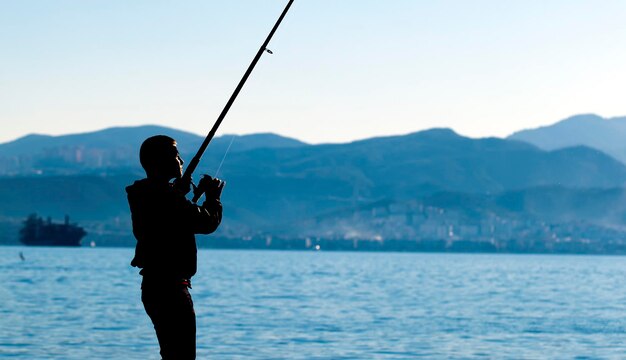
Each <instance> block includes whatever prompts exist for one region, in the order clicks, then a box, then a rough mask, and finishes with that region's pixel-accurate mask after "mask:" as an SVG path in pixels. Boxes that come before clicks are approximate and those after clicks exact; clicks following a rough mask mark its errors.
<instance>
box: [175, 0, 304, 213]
mask: <svg viewBox="0 0 626 360" xmlns="http://www.w3.org/2000/svg"><path fill="white" fill-rule="evenodd" d="M293 1H294V0H289V3H287V6H286V7H285V9H284V10H283V12H282V14H280V17H279V18H278V20H277V21H276V24H274V27H273V28H272V30H271V31H270V33H269V35H267V38H266V39H265V41H264V42H263V44H262V45H261V47H260V48H259V51H257V53H256V55H255V56H254V59H252V63H250V66H248V70H246V73H245V74H244V75H243V77H242V78H241V80H240V81H239V84H238V85H237V87H236V88H235V91H234V92H233V94H232V95H231V96H230V99H228V102H227V103H226V106H224V109H223V110H222V112H221V113H220V115H219V116H218V117H217V120H216V121H215V124H213V127H212V128H211V131H209V133H208V135H207V136H206V138H205V139H204V141H203V142H202V145H200V148H199V149H198V152H197V153H196V155H195V156H194V157H193V159H191V161H190V162H189V165H187V169H185V173H184V174H183V176H182V177H181V178H180V180H179V181H177V182H176V185H177V187H179V188H180V189H186V190H185V192H188V191H189V187H190V186H191V184H192V181H191V175H192V174H193V172H194V171H195V170H196V168H197V167H198V164H199V163H200V159H201V158H202V155H203V154H204V151H205V150H206V148H207V146H209V143H210V142H211V140H213V137H214V136H215V133H216V132H217V129H218V128H219V127H220V125H221V124H222V121H223V120H224V118H225V117H226V114H227V113H228V110H230V107H231V106H232V105H233V102H235V99H236V98H237V95H239V92H240V91H241V89H242V88H243V85H244V84H245V83H246V80H248V77H249V76H250V74H251V73H252V70H254V67H255V66H256V64H257V62H258V61H259V59H260V58H261V55H263V53H264V52H267V53H269V54H272V51H271V50H269V49H268V48H267V45H268V44H269V42H270V40H271V39H272V36H274V33H275V32H276V29H278V26H279V25H280V23H281V22H282V21H283V18H284V17H285V15H287V12H288V11H289V8H290V7H291V4H292V3H293ZM200 196H201V194H197V193H196V194H194V198H193V202H196V201H198V199H199V198H200Z"/></svg>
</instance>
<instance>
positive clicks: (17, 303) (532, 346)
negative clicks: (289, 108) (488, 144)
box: [0, 247, 626, 360]
mask: <svg viewBox="0 0 626 360" xmlns="http://www.w3.org/2000/svg"><path fill="white" fill-rule="evenodd" d="M20 253H22V255H23V258H24V259H23V260H22V259H21V257H20ZM132 255H133V250H132V249H106V248H36V247H0V358H15V359H142V360H143V359H159V356H158V344H157V341H156V336H155V334H154V330H153V328H152V325H151V323H150V320H149V318H148V317H147V315H146V314H145V312H144V310H143V307H142V305H141V301H140V289H139V285H140V276H139V275H137V269H134V268H132V267H130V266H129V262H130V259H131V257H132ZM198 258H199V261H198V263H199V269H198V274H197V276H195V277H194V279H193V289H192V290H191V293H192V296H193V298H194V302H195V307H196V313H197V319H198V358H199V359H207V358H213V359H414V358H425V359H480V358H485V359H574V358H578V359H587V358H589V359H624V358H626V283H625V279H626V257H609V256H546V255H480V254H479V255H477V254H471V255H470V254H420V253H357V252H324V251H318V252H314V251H311V252H289V251H284V252H273V251H220V250H200V252H199V254H198Z"/></svg>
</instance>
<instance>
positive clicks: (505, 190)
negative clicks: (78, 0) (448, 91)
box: [0, 120, 626, 244]
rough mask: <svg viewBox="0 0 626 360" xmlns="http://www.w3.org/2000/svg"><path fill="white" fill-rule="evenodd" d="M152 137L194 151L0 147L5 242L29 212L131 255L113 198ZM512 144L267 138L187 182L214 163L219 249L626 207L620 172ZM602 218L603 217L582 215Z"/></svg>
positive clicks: (102, 136)
mask: <svg viewBox="0 0 626 360" xmlns="http://www.w3.org/2000/svg"><path fill="white" fill-rule="evenodd" d="M569 121H572V120H569ZM574 121H576V120H574ZM603 121H604V120H603ZM154 134H166V135H170V136H172V137H174V138H175V139H177V140H178V142H179V148H180V150H181V153H182V155H183V157H185V158H187V159H189V158H190V157H191V156H192V155H193V154H194V151H195V148H196V147H197V146H199V144H200V142H201V141H202V140H203V138H202V137H201V136H198V135H195V134H190V133H187V132H182V131H179V130H175V129H171V128H163V127H158V126H142V127H133V128H111V129H105V130H102V131H97V132H93V133H86V134H75V135H65V136H56V137H52V136H42V135H30V136H26V137H24V138H21V139H18V140H16V141H14V142H10V143H5V144H0V165H1V166H0V170H1V173H2V174H4V176H2V177H0V223H2V224H4V225H2V224H0V225H2V226H3V227H4V228H7V226H8V225H7V224H13V228H14V227H15V226H17V225H16V224H19V221H21V219H23V218H25V217H26V215H28V214H29V213H32V212H38V213H39V214H40V215H43V216H52V217H53V218H61V217H62V216H63V215H65V214H69V215H71V216H72V218H73V219H74V220H76V221H79V222H80V223H81V224H86V226H88V228H89V229H88V230H90V233H91V234H92V235H91V236H92V238H93V237H98V241H101V242H103V241H104V242H108V243H109V244H120V243H121V244H132V237H131V236H130V231H129V229H130V222H129V214H128V207H127V204H126V199H125V193H124V187H125V186H126V185H128V184H130V183H132V181H134V180H136V179H138V178H140V177H142V176H143V175H142V171H141V168H140V167H139V164H138V159H137V154H138V147H139V145H140V144H141V141H142V140H143V139H145V138H146V137H148V136H151V135H154ZM515 137H516V136H512V137H511V138H509V139H498V138H484V139H470V138H466V137H463V136H460V135H458V134H456V133H455V132H454V131H452V130H449V129H431V130H426V131H420V132H416V133H412V134H407V135H401V136H389V137H378V138H372V139H366V140H361V141H355V142H351V143H345V144H322V145H309V144H306V143H303V142H300V141H298V140H296V139H291V138H285V137H282V136H279V135H275V134H256V135H247V136H234V137H233V136H229V135H225V136H221V137H218V138H216V139H215V140H214V142H212V143H211V145H210V146H209V149H208V151H207V153H206V155H205V156H204V158H203V160H202V164H201V166H200V167H199V168H198V173H205V172H206V173H211V174H215V171H216V169H217V168H218V167H219V164H220V163H222V161H223V166H222V167H221V169H220V173H219V174H218V175H219V176H220V177H222V178H224V179H225V180H226V181H227V187H226V189H225V192H224V199H223V200H224V203H225V204H226V210H225V221H224V224H223V226H222V227H221V228H220V230H219V231H218V234H217V236H220V237H224V238H246V237H254V236H261V235H263V234H265V235H263V236H270V235H271V236H279V237H280V236H283V237H292V238H299V237H302V238H303V237H327V238H336V239H343V238H362V239H379V238H387V239H389V238H394V239H400V238H415V237H419V236H424V234H428V231H431V230H432V231H431V235H429V236H433V237H440V236H443V235H441V234H443V233H445V231H443V230H441V229H444V228H451V227H457V228H459V229H461V228H463V229H465V230H464V231H465V232H466V233H467V235H465V237H468V236H472V235H471V234H474V236H478V235H477V234H478V233H476V231H479V230H467V229H470V228H477V229H479V228H480V229H482V228H483V227H484V226H486V225H484V226H483V225H481V224H482V223H484V222H485V221H487V222H490V224H491V225H489V226H491V227H494V226H495V225H494V224H496V223H497V224H499V225H498V226H500V227H502V228H505V227H507V226H509V225H510V224H513V223H515V222H517V223H525V224H530V223H532V226H539V225H536V224H541V223H542V221H549V222H551V223H554V224H559V223H563V222H571V221H577V222H579V221H590V222H592V223H594V224H602V226H612V227H615V226H618V227H619V226H622V225H623V223H625V222H626V221H625V219H626V216H625V215H624V214H625V212H626V210H624V209H623V208H622V207H621V206H617V204H618V203H619V202H617V203H616V199H620V200H621V199H622V198H623V197H624V196H623V194H622V191H621V187H622V185H623V184H624V183H626V166H624V164H622V163H621V162H619V161H617V160H616V159H614V158H612V157H611V156H609V155H607V154H605V153H604V152H602V151H600V150H598V149H593V148H590V147H587V146H581V145H575V146H572V147H565V148H558V146H555V148H557V149H556V150H552V151H547V150H544V149H541V148H540V147H538V146H535V145H533V144H530V143H528V142H524V141H519V140H516V139H515ZM228 148H230V149H229V151H228V154H227V156H226V157H224V156H225V153H226V150H227V149H228ZM600 195H602V196H600ZM590 199H591V200H590ZM542 200H545V201H542ZM594 201H595V202H594ZM606 206H611V209H613V211H611V212H610V214H600V215H593V211H590V209H596V210H597V211H600V210H601V209H604V208H606ZM596 210H594V211H596ZM381 214H384V215H381ZM442 214H444V215H442ZM592 215H593V216H592ZM605 215H606V216H605ZM432 219H438V220H436V221H435V222H434V223H432V222H433V221H434V220H432ZM502 219H504V220H502ZM502 221H504V222H502ZM529 221H530V222H529ZM429 224H430V225H429ZM468 224H469V225H468ZM472 224H473V225H472ZM503 224H509V225H506V226H505V225H503ZM425 226H426V227H425ZM428 226H430V227H428ZM472 226H473V227H472ZM528 226H531V225H528ZM509 227H510V226H509ZM8 228H12V227H11V226H9V227H8ZM429 229H431V230H429ZM468 231H469V232H468ZM480 231H482V232H485V230H484V229H483V230H480ZM480 231H479V232H480ZM507 231H509V232H510V231H512V230H507ZM438 234H439V235H438ZM459 234H461V235H459ZM492 235H493V234H492ZM446 236H448V235H446ZM454 236H457V237H459V236H461V238H463V236H462V233H461V232H459V231H456V232H455V235H454ZM9 237H10V236H9ZM105 239H106V240H105Z"/></svg>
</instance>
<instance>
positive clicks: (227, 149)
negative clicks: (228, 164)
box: [215, 135, 237, 177]
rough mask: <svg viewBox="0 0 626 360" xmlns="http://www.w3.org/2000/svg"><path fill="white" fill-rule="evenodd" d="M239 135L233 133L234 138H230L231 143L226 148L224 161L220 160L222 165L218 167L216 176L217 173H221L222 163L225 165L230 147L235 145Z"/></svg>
mask: <svg viewBox="0 0 626 360" xmlns="http://www.w3.org/2000/svg"><path fill="white" fill-rule="evenodd" d="M236 136H237V135H233V137H232V138H230V144H228V147H227V148H226V152H225V153H224V157H223V158H222V162H220V166H218V167H217V171H216V172H215V177H217V175H219V173H220V169H221V168H222V165H224V160H226V155H228V151H229V150H230V147H231V146H233V141H235V137H236Z"/></svg>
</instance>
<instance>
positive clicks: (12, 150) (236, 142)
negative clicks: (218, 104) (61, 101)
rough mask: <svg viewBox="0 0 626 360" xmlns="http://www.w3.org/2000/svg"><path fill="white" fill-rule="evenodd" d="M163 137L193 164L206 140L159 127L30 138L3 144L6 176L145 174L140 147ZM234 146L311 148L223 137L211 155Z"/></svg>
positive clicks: (283, 140)
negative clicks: (173, 141) (128, 171)
mask: <svg viewBox="0 0 626 360" xmlns="http://www.w3.org/2000/svg"><path fill="white" fill-rule="evenodd" d="M158 134H163V135H168V136H171V137H173V138H174V139H176V140H177V141H178V143H179V150H180V152H181V154H182V155H183V156H184V157H186V158H191V157H192V156H193V155H194V154H195V151H197V149H198V148H199V147H200V144H201V143H202V141H203V140H204V137H203V136H200V135H197V134H192V133H189V132H185V131H180V130H176V129H172V128H167V127H162V126H156V125H145V126H138V127H114V128H108V129H104V130H100V131H94V132H89V133H81V134H70V135H60V136H49V135H36V134H34V135H27V136H24V137H22V138H19V139H17V140H14V141H11V142H8V143H4V144H0V175H20V174H41V173H43V174H49V175H55V174H63V175H70V174H81V173H85V172H91V173H100V172H101V171H103V170H104V171H105V172H107V171H111V170H113V169H136V170H139V169H140V167H139V162H138V158H137V157H138V154H139V146H140V145H141V143H142V141H143V140H145V139H146V138H147V137H149V136H153V135H158ZM231 142H232V146H231V148H230V150H229V152H233V153H235V152H238V151H246V150H250V149H255V148H262V147H276V148H285V147H297V146H306V145H307V144H305V143H303V142H301V141H299V140H295V139H291V138H287V137H283V136H280V135H276V134H271V133H263V134H252V135H241V136H239V135H223V136H219V137H216V138H214V139H213V141H212V142H211V144H210V145H209V148H208V150H207V152H206V155H207V156H212V157H214V158H218V157H220V158H221V156H223V155H224V153H225V152H226V149H227V148H228V146H229V145H231Z"/></svg>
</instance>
